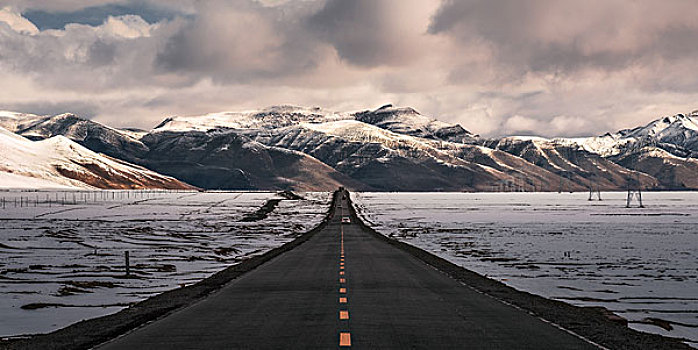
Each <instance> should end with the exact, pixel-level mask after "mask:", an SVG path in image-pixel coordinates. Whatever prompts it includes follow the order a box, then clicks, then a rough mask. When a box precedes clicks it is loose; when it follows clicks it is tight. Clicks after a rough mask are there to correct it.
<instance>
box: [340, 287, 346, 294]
mask: <svg viewBox="0 0 698 350" xmlns="http://www.w3.org/2000/svg"><path fill="white" fill-rule="evenodd" d="M339 292H340V293H344V294H346V292H347V289H346V288H339Z"/></svg>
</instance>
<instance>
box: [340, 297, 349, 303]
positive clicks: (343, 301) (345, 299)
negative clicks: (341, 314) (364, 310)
mask: <svg viewBox="0 0 698 350" xmlns="http://www.w3.org/2000/svg"><path fill="white" fill-rule="evenodd" d="M339 302H340V303H341V304H346V303H347V298H345V297H339Z"/></svg>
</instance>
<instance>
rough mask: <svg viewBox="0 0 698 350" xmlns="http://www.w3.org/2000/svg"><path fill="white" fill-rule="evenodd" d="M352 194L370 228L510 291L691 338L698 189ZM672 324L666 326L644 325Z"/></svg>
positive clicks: (696, 336) (697, 315) (696, 300)
mask: <svg viewBox="0 0 698 350" xmlns="http://www.w3.org/2000/svg"><path fill="white" fill-rule="evenodd" d="M602 198H603V199H604V200H603V201H600V202H599V201H588V200H587V199H588V193H574V194H570V193H563V194H558V193H354V194H353V199H354V201H355V205H356V207H357V210H358V212H359V214H360V215H361V216H362V218H363V219H364V220H365V221H366V222H367V223H368V224H370V225H371V226H372V227H374V228H375V229H376V230H377V231H379V232H381V233H383V234H385V235H388V236H390V237H393V238H395V239H399V240H401V241H404V242H406V243H409V244H412V245H415V246H418V247H420V248H422V249H425V250H427V251H430V252H432V253H434V254H436V255H438V256H440V257H442V258H445V259H447V260H449V261H451V262H453V263H456V264H459V265H461V266H463V267H465V268H467V269H470V270H474V271H476V272H478V273H480V274H483V275H486V276H488V277H490V278H493V279H496V280H499V281H502V282H504V283H506V284H508V285H510V286H512V287H515V288H517V289H519V290H524V291H528V292H532V293H535V294H538V295H541V296H544V297H548V298H553V299H558V300H562V301H565V302H568V303H571V304H574V305H579V306H603V307H606V308H608V309H609V310H611V311H613V312H615V313H617V314H619V315H621V316H623V317H625V318H627V319H628V320H629V321H630V322H631V323H630V327H632V328H634V329H638V330H642V331H647V332H654V333H659V334H663V335H667V336H671V337H677V338H684V339H687V340H688V342H689V343H691V344H692V345H694V346H695V344H696V343H697V342H698V254H697V253H698V230H697V229H696V227H697V226H696V225H697V224H698V216H697V215H696V214H695V213H696V209H698V194H697V193H695V192H673V193H670V192H666V193H648V192H646V193H643V200H644V204H645V206H646V208H625V199H626V194H625V193H622V192H616V193H602ZM647 318H659V319H662V320H666V321H669V322H671V326H672V328H673V329H672V330H665V329H663V328H660V327H658V326H656V325H652V324H646V323H643V322H646V321H647Z"/></svg>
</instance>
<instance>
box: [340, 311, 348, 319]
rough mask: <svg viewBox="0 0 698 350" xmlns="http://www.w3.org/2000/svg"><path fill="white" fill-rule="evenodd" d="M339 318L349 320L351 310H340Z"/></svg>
mask: <svg viewBox="0 0 698 350" xmlns="http://www.w3.org/2000/svg"><path fill="white" fill-rule="evenodd" d="M339 319H340V320H348V319H349V311H346V310H341V311H339Z"/></svg>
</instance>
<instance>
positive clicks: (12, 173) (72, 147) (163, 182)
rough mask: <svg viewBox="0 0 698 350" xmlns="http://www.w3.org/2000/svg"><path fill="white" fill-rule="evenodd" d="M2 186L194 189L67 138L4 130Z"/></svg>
mask: <svg viewBox="0 0 698 350" xmlns="http://www.w3.org/2000/svg"><path fill="white" fill-rule="evenodd" d="M0 187H3V188H14V187H22V188H26V187H31V188H46V187H50V188H61V187H71V188H95V187H96V188H172V189H183V188H192V187H191V186H189V185H187V184H185V183H182V182H181V181H179V180H177V179H174V178H172V177H167V176H162V175H160V174H157V173H155V172H153V171H150V170H148V169H145V168H142V167H138V166H134V165H131V164H128V163H126V162H124V161H121V160H117V159H113V158H110V157H107V156H104V155H101V154H97V153H95V152H93V151H91V150H89V149H87V148H85V147H82V146H80V145H79V144H77V143H75V142H73V141H71V140H70V139H68V138H66V137H65V136H60V135H59V136H54V137H51V138H48V139H45V140H42V141H31V140H29V139H27V138H24V137H22V136H19V135H16V134H14V133H12V132H10V131H8V130H6V129H4V128H0Z"/></svg>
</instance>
